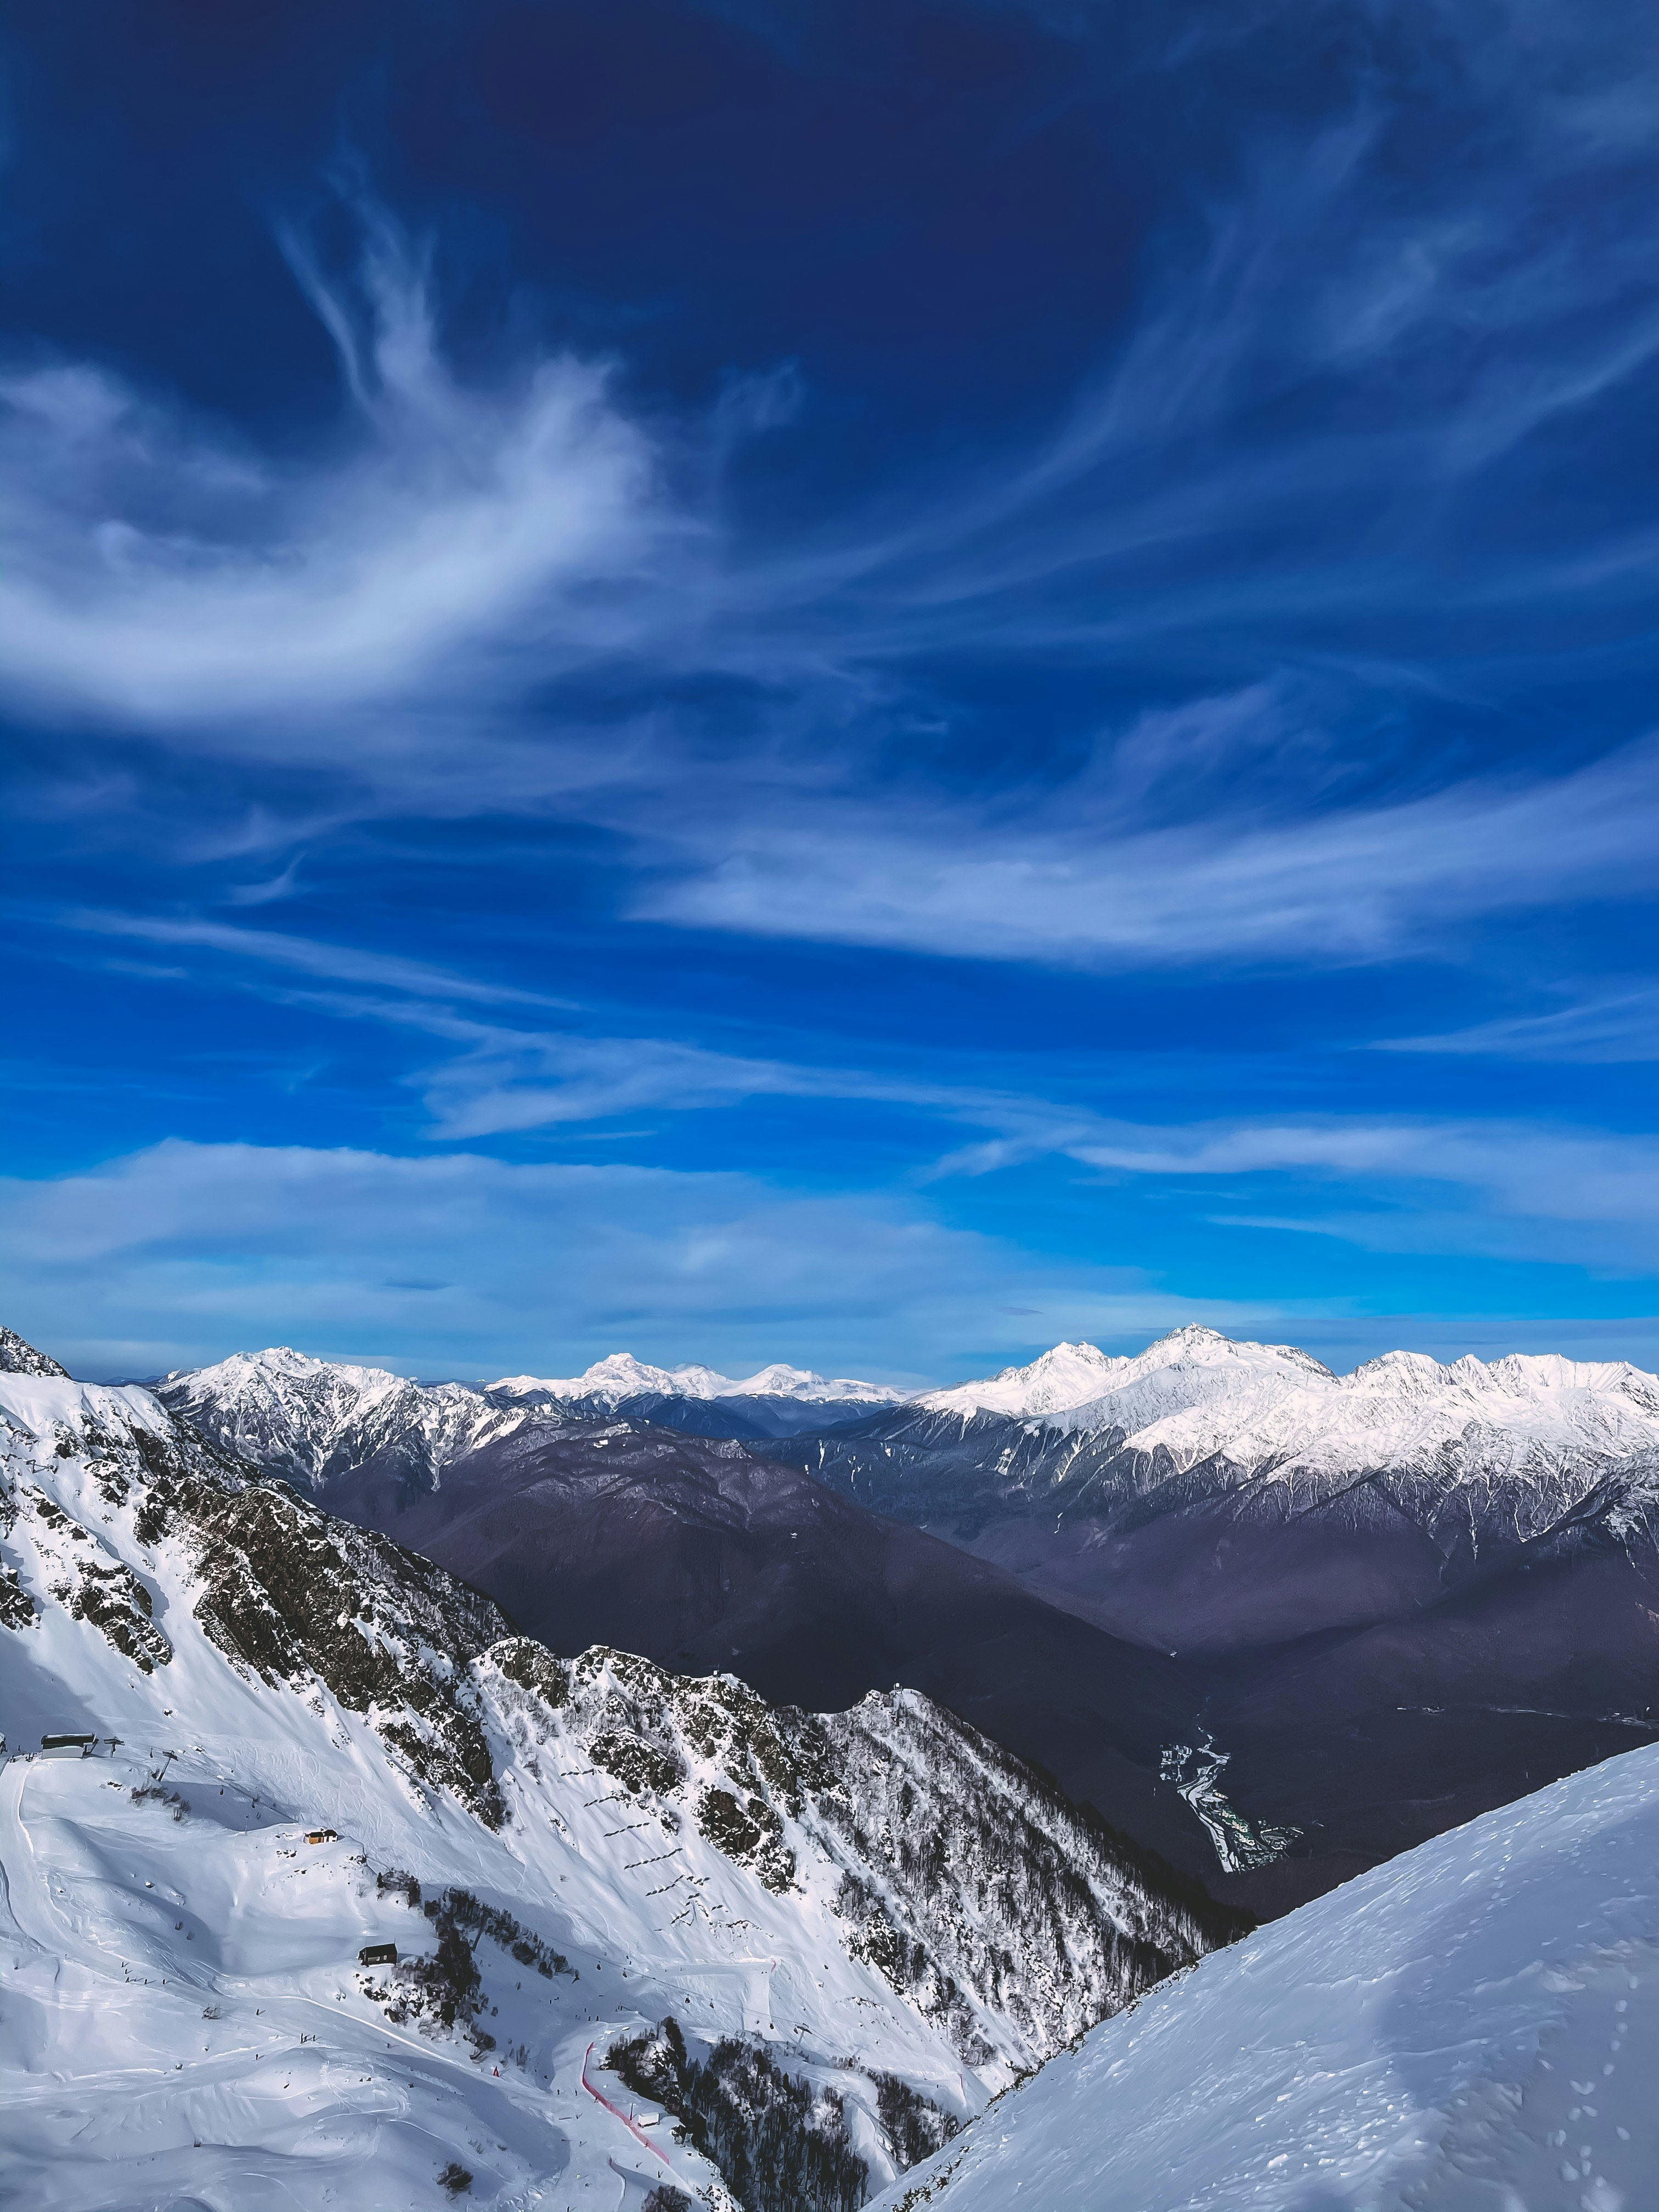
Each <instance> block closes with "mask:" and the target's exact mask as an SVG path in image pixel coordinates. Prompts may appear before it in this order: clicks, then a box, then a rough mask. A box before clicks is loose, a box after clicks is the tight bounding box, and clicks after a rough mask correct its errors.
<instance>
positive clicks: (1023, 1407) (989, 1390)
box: [915, 1322, 1332, 1427]
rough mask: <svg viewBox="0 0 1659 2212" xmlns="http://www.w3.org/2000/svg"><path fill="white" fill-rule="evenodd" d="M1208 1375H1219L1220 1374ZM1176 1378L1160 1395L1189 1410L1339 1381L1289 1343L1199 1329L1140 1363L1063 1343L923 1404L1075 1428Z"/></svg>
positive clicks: (935, 1393)
mask: <svg viewBox="0 0 1659 2212" xmlns="http://www.w3.org/2000/svg"><path fill="white" fill-rule="evenodd" d="M1206 1370H1213V1372H1212V1373H1210V1372H1207V1371H1206ZM1171 1374H1175V1375H1178V1376H1181V1377H1182V1378H1184V1379H1182V1380H1180V1381H1176V1380H1170V1379H1166V1380H1164V1382H1162V1383H1159V1384H1158V1392H1159V1395H1164V1396H1167V1397H1171V1398H1176V1399H1179V1400H1180V1401H1182V1402H1183V1403H1185V1402H1188V1401H1190V1400H1191V1399H1192V1398H1193V1397H1194V1395H1198V1396H1204V1397H1207V1396H1210V1395H1213V1394H1214V1393H1215V1391H1216V1390H1218V1389H1219V1390H1220V1391H1222V1392H1224V1393H1225V1392H1229V1391H1231V1390H1232V1389H1235V1388H1236V1387H1248V1382H1247V1380H1246V1378H1249V1377H1257V1378H1259V1377H1262V1376H1267V1377H1270V1378H1277V1379H1282V1380H1284V1381H1285V1382H1286V1383H1288V1382H1290V1381H1291V1380H1305V1379H1306V1378H1307V1377H1308V1376H1310V1375H1314V1376H1325V1377H1326V1378H1327V1379H1332V1378H1331V1376H1330V1370H1329V1369H1328V1368H1327V1367H1322V1365H1321V1364H1320V1363H1319V1362H1318V1360H1316V1359H1315V1358H1313V1357H1312V1355H1311V1354H1310V1353H1309V1352H1298V1351H1297V1349H1296V1348H1295V1346H1292V1345H1286V1344H1252V1343H1249V1342H1239V1341H1237V1340H1235V1339H1234V1338H1232V1337H1230V1336H1223V1335H1222V1334H1220V1332H1219V1331H1218V1330H1217V1329H1213V1328H1204V1327H1202V1326H1201V1325H1200V1324H1199V1323H1197V1322H1188V1324H1187V1326H1186V1327H1185V1328H1177V1329H1172V1330H1171V1331H1170V1334H1168V1335H1167V1336H1161V1337H1159V1339H1158V1341H1157V1343H1156V1344H1150V1345H1148V1346H1147V1347H1146V1351H1145V1352H1137V1353H1136V1355H1135V1356H1134V1358H1132V1359H1129V1358H1118V1357H1115V1356H1114V1355H1113V1354H1112V1353H1110V1352H1102V1351H1101V1350H1100V1349H1099V1347H1098V1346H1096V1345H1092V1344H1057V1345H1055V1346H1054V1349H1053V1350H1052V1351H1050V1352H1044V1353H1043V1354H1042V1357H1041V1358H1037V1359H1034V1360H1032V1362H1031V1363H1030V1366H1029V1367H1005V1368H1004V1369H1003V1370H1002V1372H1001V1373H1000V1375H994V1376H991V1377H990V1378H989V1380H988V1381H987V1382H983V1383H958V1384H957V1387H956V1388H955V1389H951V1390H930V1391H929V1392H927V1395H925V1396H923V1397H921V1398H919V1399H917V1401H915V1402H916V1403H917V1404H918V1405H920V1406H924V1407H927V1409H928V1410H929V1411H930V1412H937V1413H1006V1414H1010V1415H1012V1416H1013V1417H1014V1418H1015V1419H1036V1418H1038V1417H1051V1416H1056V1415H1061V1414H1065V1415H1069V1416H1072V1417H1073V1419H1072V1420H1071V1421H1068V1423H1067V1425H1068V1426H1069V1425H1074V1424H1075V1425H1082V1424H1081V1422H1080V1421H1079V1419H1078V1409H1079V1407H1091V1406H1093V1405H1094V1404H1096V1403H1097V1402H1102V1401H1104V1400H1105V1399H1106V1397H1107V1396H1108V1395H1109V1394H1115V1393H1116V1392H1118V1391H1120V1390H1121V1389H1124V1388H1126V1387H1130V1388H1133V1386H1134V1385H1136V1384H1139V1383H1145V1382H1146V1381H1148V1380H1149V1379H1150V1378H1152V1377H1158V1376H1165V1377H1167V1376H1170V1375H1171ZM1087 1425H1089V1426H1091V1427H1109V1426H1111V1425H1113V1424H1112V1422H1111V1421H1109V1420H1102V1421H1098V1422H1096V1421H1093V1420H1091V1421H1090V1422H1088V1424H1087Z"/></svg>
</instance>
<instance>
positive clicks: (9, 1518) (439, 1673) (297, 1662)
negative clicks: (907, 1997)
mask: <svg viewBox="0 0 1659 2212" xmlns="http://www.w3.org/2000/svg"><path fill="white" fill-rule="evenodd" d="M0 1423H3V1425H0V1522H3V1528H4V1531H5V1533H8V1534H15V1533H16V1532H17V1531H18V1529H19V1527H20V1524H21V1527H22V1528H25V1529H27V1533H28V1534H29V1535H30V1536H31V1538H32V1540H33V1546H34V1548H35V1552H36V1555H37V1557H38V1558H39V1559H40V1560H41V1562H42V1564H43V1565H46V1586H47V1589H49V1590H50V1593H51V1595H52V1596H53V1597H54V1598H56V1599H57V1600H58V1601H59V1602H60V1603H62V1604H63V1605H64V1607H66V1608H67V1609H68V1611H69V1612H70V1614H71V1616H72V1617H73V1618H75V1619H77V1620H88V1621H90V1622H91V1623H92V1624H93V1625H94V1626H95V1627H96V1628H98V1629H99V1631H100V1632H101V1633H102V1634H103V1635H104V1636H105V1637H106V1638H107V1640H108V1641H109V1643H110V1644H112V1646H113V1647H114V1648H115V1649H116V1650H118V1651H119V1652H121V1653H122V1654H123V1656H125V1657H126V1658H128V1659H129V1660H131V1662H132V1663H133V1664H134V1665H135V1666H137V1668H140V1669H141V1670H142V1671H143V1672H145V1673H149V1672H151V1671H153V1670H154V1669H155V1668H157V1667H163V1666H166V1665H167V1663H168V1662H169V1661H170V1660H171V1659H172V1657H173V1648H172V1644H171V1643H170V1641H169V1639H168V1638H167V1636H166V1635H165V1634H164V1633H163V1632H162V1630H161V1627H160V1626H158V1625H157V1623H156V1621H155V1618H154V1612H155V1606H154V1600H153V1597H152V1595H151V1589H150V1586H149V1581H148V1580H147V1579H146V1577H145V1572H144V1569H145V1567H146V1565H148V1564H149V1563H150V1562H152V1561H153V1560H154V1559H155V1557H156V1556H157V1555H158V1553H161V1552H163V1551H165V1552H166V1553H169V1554H171V1555H172V1556H173V1558H174V1559H178V1560H181V1561H182V1562H183V1563H184V1564H185V1565H186V1567H187V1571H188V1574H189V1579H190V1584H191V1595H192V1598H193V1606H192V1610H193V1613H194V1617H195V1619H196V1620H197V1621H198V1622H199V1623H200V1624H201V1626H202V1627H203V1628H204V1630H205V1632H207V1634H208V1635H209V1636H210V1638H212V1640H213V1641H214V1643H216V1644H217V1645H218V1646H219V1648H220V1650H222V1651H223V1652H224V1653H225V1654H226V1655H227V1656H228V1658H230V1659H231V1660H232V1661H233V1662H234V1663H235V1664H236V1665H238V1666H240V1667H242V1668H247V1669H249V1670H251V1671H252V1672H254V1673H257V1674H259V1675H261V1676H263V1677H264V1679H265V1680H270V1681H273V1682H274V1681H278V1680H280V1681H285V1682H305V1681H308V1680H318V1681H320V1682H322V1683H323V1684H325V1686H327V1688H328V1689H329V1690H330V1691H331V1692H332V1694H333V1695H334V1696H335V1697H336V1698H337V1699H338V1700H339V1702H340V1704H341V1705H343V1706H344V1707H345V1708H347V1709H348V1710H349V1711H354V1712H361V1713H362V1714H363V1715H365V1716H366V1717H367V1718H368V1720H369V1722H370V1723H371V1724H372V1725H373V1726H374V1728H375V1729H376V1731H377V1732H378V1733H379V1734H380V1736H381V1737H382V1739H383V1740H384V1741H386V1744H387V1745H388V1746H390V1747H393V1748H394V1749H395V1750H396V1752H397V1753H398V1755H399V1756H400V1758H401V1759H403V1760H404V1761H405V1762H406V1764H407V1765H408V1766H409V1768H410V1771H412V1772H413V1773H414V1774H415V1775H416V1776H417V1777H419V1778H420V1779H421V1780H422V1782H424V1783H427V1784H431V1785H432V1786H435V1787H441V1788H448V1789H451V1790H453V1791H454V1792H455V1794H456V1795H457V1796H459V1797H460V1798H461V1799H462V1800H463V1801H464V1802H465V1803H467V1804H468V1805H469V1806H470V1807H471V1809H472V1811H473V1812H474V1813H476V1814H477V1815H478V1817H479V1818H481V1819H483V1820H492V1821H495V1820H500V1818H501V1804H500V1797H499V1792H498V1790H497V1789H496V1784H495V1775H494V1772H493V1770H492V1767H491V1763H490V1755H489V1746H488V1743H487V1741H486V1740H485V1736H484V1734H483V1727H482V1725H481V1723H480V1721H479V1718H478V1714H477V1697H476V1692H473V1690H472V1688H471V1685H470V1683H468V1681H467V1680H466V1678H465V1674H464V1673H463V1672H462V1671H461V1670H462V1669H463V1668H464V1667H465V1662H466V1661H467V1660H468V1659H470V1658H471V1657H472V1656H474V1655H475V1654H476V1653H477V1652H478V1651H481V1650H483V1649H484V1648H485V1647H486V1646H487V1645H489V1644H492V1643H495V1642H496V1641H498V1640H499V1639H500V1638H501V1636H502V1634H503V1633H504V1632H506V1631H507V1627H508V1623H507V1620H506V1619H505V1617H504V1616H503V1615H502V1613H501V1612H500V1610H499V1608H497V1607H495V1606H494V1605H492V1604H491V1603H490V1602H489V1600H488V1599H487V1598H484V1597H482V1596H480V1595H478V1594H477V1592H476V1591H474V1590H471V1589H467V1588H466V1586H465V1584H464V1583H458V1582H457V1581H456V1580H455V1579H454V1577H453V1576H450V1575H447V1574H446V1573H445V1572H444V1571H443V1570H442V1569H441V1568H440V1567H435V1566H433V1565H430V1563H429V1562H428V1561H427V1560H425V1559H418V1558H416V1555H415V1554H414V1553H410V1552H405V1551H404V1549H403V1548H402V1547H401V1546H399V1545H397V1544H394V1543H392V1541H390V1540H389V1539H388V1538H386V1537H384V1536H379V1535H374V1534H370V1533H368V1532H367V1531H365V1530H362V1529H359V1528H354V1527H352V1526H351V1525H350V1524H349V1522H340V1521H336V1520H333V1519H331V1517H330V1516H327V1515H325V1514H324V1513H321V1512H319V1510H317V1508H316V1507H315V1506H313V1505H310V1504H306V1503H305V1502H304V1501H303V1500H302V1499H301V1498H296V1497H295V1495H294V1493H293V1492H291V1491H289V1489H287V1488H286V1486H283V1485H282V1484H280V1483H270V1482H266V1481H264V1480H261V1479H260V1478H259V1477H258V1473H257V1470H255V1469H254V1468H250V1467H248V1466H247V1465H246V1463H245V1462H239V1461H237V1460H236V1459H234V1457H232V1456H231V1455H228V1454H227V1453H226V1452H224V1451H223V1450H222V1449H221V1448H220V1447H219V1446H217V1445H216V1444H215V1443H211V1442H210V1441H208V1440H205V1439H204V1438H203V1437H200V1436H198V1435H197V1433H196V1431H194V1430H193V1429H191V1427H189V1426H188V1425H186V1424H185V1423H184V1422H181V1421H179V1420H178V1419H175V1418H174V1417H173V1415H172V1414H170V1413H167V1411H166V1410H165V1409H164V1408H163V1407H161V1406H160V1405H158V1404H157V1403H156V1401H155V1399H154V1398H153V1397H151V1395H149V1392H148V1391H145V1390H140V1389H136V1388H132V1387H127V1388H124V1389H94V1388H91V1387H87V1386H82V1385H81V1384H79V1383H67V1382H59V1381H57V1380H56V1379H54V1378H50V1377H44V1378H40V1379H38V1380H35V1381H33V1383H32V1385H31V1384H21V1383H20V1384H18V1385H16V1386H15V1387H14V1389H13V1390H12V1391H11V1392H10V1393H9V1406H8V1407H7V1408H6V1409H4V1410H3V1411H0ZM43 1461H44V1462H46V1464H47V1465H48V1466H49V1467H52V1468H53V1469H54V1471H61V1478H62V1480H61V1482H60V1484H59V1485H58V1486H53V1487H55V1488H56V1489H57V1493H58V1494H56V1495H54V1494H53V1488H50V1487H48V1486H46V1485H44V1484H43V1483H42V1482H41V1481H40V1479H39V1477H40V1472H41V1462H43ZM65 1500H70V1501H72V1503H70V1502H64V1501H65ZM77 1507H78V1509H79V1510H76V1508H77ZM118 1528H119V1529H123V1530H125V1531H128V1532H130V1541H131V1546H132V1547H133V1551H134V1554H135V1556H134V1557H133V1558H132V1559H124V1558H123V1557H122V1556H121V1555H120V1552H119V1551H118V1548H117V1543H118V1538H117V1535H116V1530H117V1529H118ZM8 1590H9V1591H11V1592H15V1595H8V1594H7V1591H8ZM24 1607H27V1609H28V1613H29V1616H30V1618H31V1619H32V1618H33V1617H34V1616H35V1613H36V1601H35V1600H34V1599H33V1598H32V1597H31V1595H30V1594H29V1592H28V1591H27V1589H25V1588H24V1587H23V1585H22V1583H21V1579H20V1578H18V1577H16V1576H15V1572H14V1573H13V1575H12V1576H11V1577H9V1581H8V1585H7V1589H6V1590H0V1619H3V1620H6V1621H7V1622H8V1623H9V1624H13V1623H15V1625H20V1626H27V1623H26V1622H25V1621H24V1620H23V1618H22V1612H23V1608H24Z"/></svg>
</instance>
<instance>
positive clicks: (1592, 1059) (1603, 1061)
mask: <svg viewBox="0 0 1659 2212" xmlns="http://www.w3.org/2000/svg"><path fill="white" fill-rule="evenodd" d="M1553 995H1559V994H1553ZM1375 1049H1376V1051H1378V1052H1420V1053H1439V1054H1448V1055H1450V1056H1452V1057H1454V1058H1458V1059H1481V1060H1485V1059H1492V1060H1547V1061H1559V1062H1562V1063H1564V1064H1566V1065H1580V1066H1596V1065H1601V1066H1612V1065H1616V1064H1618V1063H1620V1062H1627V1063H1628V1062H1633V1061H1639V1060H1659V988H1656V987H1654V986H1653V985H1652V984H1641V985H1638V986H1637V987H1635V988H1627V989H1624V990H1613V991H1595V992H1589V993H1587V994H1584V995H1583V997H1580V998H1577V999H1574V1000H1571V1001H1570V1002H1569V1003H1568V1004H1567V1005H1565V1006H1559V1005H1558V1006H1551V1007H1549V1008H1548V1009H1547V1012H1542V1013H1536V1014H1510V1015H1504V1016H1500V1017H1499V1018H1498V1019H1496V1020H1494V1021H1488V1022H1475V1023H1473V1024H1471V1025H1470V1026H1469V1027H1468V1028H1467V1029H1461V1030H1445V1031H1443V1032H1442V1033H1440V1034H1439V1035H1431V1036H1408V1037H1384V1038H1379V1039H1378V1040H1377V1042H1376V1046H1375Z"/></svg>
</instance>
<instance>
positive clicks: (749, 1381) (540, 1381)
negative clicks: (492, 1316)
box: [490, 1352, 903, 1406]
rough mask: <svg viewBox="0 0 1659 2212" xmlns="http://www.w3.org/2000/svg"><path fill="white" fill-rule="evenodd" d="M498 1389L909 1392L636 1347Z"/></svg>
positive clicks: (872, 1400) (590, 1397)
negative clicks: (644, 1355) (729, 1370)
mask: <svg viewBox="0 0 1659 2212" xmlns="http://www.w3.org/2000/svg"><path fill="white" fill-rule="evenodd" d="M490 1388H491V1389H494V1390H499V1391H507V1392H510V1393H512V1394H513V1395H515V1396H526V1395H530V1394H531V1393H532V1392H536V1391H540V1392H542V1393H544V1395H546V1396H548V1397H550V1398H562V1399H568V1400H571V1401H575V1400H579V1399H580V1400H586V1401H599V1402H605V1403H609V1404H613V1405H614V1404H620V1403H621V1402H622V1401H623V1399H625V1398H634V1397H662V1398H694V1399H705V1400H707V1399H715V1398H793V1399H797V1400H801V1401H809V1402H813V1403H823V1404H826V1405H828V1404H835V1403H837V1402H841V1401H848V1400H852V1401H858V1402H859V1403H861V1404H865V1405H870V1406H883V1405H893V1404H896V1403H897V1402H898V1401H900V1400H901V1399H902V1396H903V1393H902V1391H899V1390H893V1389H889V1388H888V1387H887V1386H886V1385H885V1384H884V1383H862V1382H860V1381H858V1380H857V1379H856V1378H855V1377H854V1376H844V1375H843V1376H833V1377H831V1376H824V1375H818V1374H815V1373H814V1372H813V1371H812V1370H811V1369H810V1368H806V1367H790V1366H788V1365H787V1364H784V1363H783V1362H781V1361H776V1362H774V1364H772V1365H771V1366H769V1367H763V1368H762V1369H761V1370H759V1372H758V1373H757V1374H754V1375H750V1376H748V1377H747V1378H746V1379H744V1380H742V1381H738V1379H736V1378H735V1377H733V1376H730V1375H721V1374H720V1373H719V1372H717V1370H715V1369H714V1368H712V1367H702V1366H699V1365H696V1364H688V1365H685V1366H683V1367H653V1366H652V1365H651V1364H649V1363H648V1362H647V1361H646V1360H643V1359H636V1358H635V1357H634V1355H633V1353H632V1352H611V1353H609V1354H608V1355H607V1356H606V1357H605V1358H604V1359H598V1360H595V1361H594V1363H593V1364H592V1366H591V1367H589V1368H587V1369H586V1370H585V1371H584V1372H583V1373H582V1374H580V1375H568V1376H542V1375H512V1376H503V1377H502V1378H501V1381H500V1382H497V1383H492V1384H491V1385H490Z"/></svg>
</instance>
